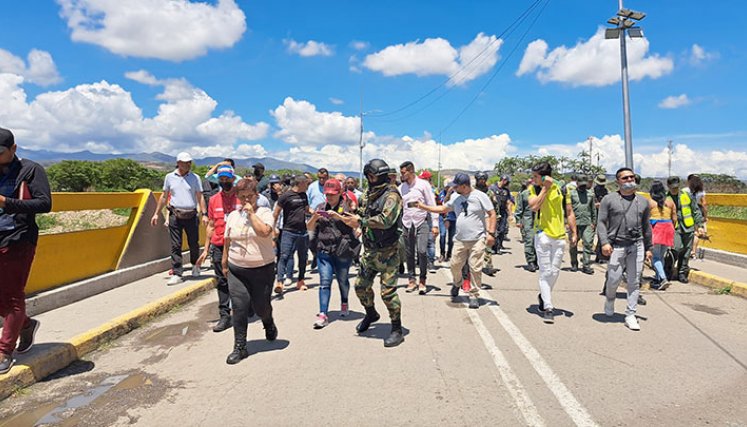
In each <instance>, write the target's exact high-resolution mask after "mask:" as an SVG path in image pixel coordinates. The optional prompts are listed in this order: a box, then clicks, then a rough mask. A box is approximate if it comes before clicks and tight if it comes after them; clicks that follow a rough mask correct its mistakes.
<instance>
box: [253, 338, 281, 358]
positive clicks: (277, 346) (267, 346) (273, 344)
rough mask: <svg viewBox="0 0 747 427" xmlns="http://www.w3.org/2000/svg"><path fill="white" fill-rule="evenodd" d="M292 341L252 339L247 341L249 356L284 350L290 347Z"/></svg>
mask: <svg viewBox="0 0 747 427" xmlns="http://www.w3.org/2000/svg"><path fill="white" fill-rule="evenodd" d="M289 345H290V341H288V340H275V341H267V340H251V341H247V343H246V349H247V350H249V356H251V355H253V354H257V353H264V352H267V351H277V350H284V349H286V348H288V346H289Z"/></svg>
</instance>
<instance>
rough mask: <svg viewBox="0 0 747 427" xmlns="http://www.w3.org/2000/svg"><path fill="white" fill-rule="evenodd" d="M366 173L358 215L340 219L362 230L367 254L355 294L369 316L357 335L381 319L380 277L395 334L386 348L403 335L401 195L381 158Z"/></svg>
mask: <svg viewBox="0 0 747 427" xmlns="http://www.w3.org/2000/svg"><path fill="white" fill-rule="evenodd" d="M363 173H364V174H365V175H366V178H367V179H368V191H366V193H365V194H364V195H363V196H361V198H360V200H359V203H358V212H357V215H346V216H340V219H341V220H342V221H343V222H345V224H347V225H348V226H350V227H352V228H357V227H358V226H360V227H361V228H362V230H363V247H364V249H365V250H364V252H363V255H362V256H361V273H360V275H359V276H358V279H357V281H356V283H355V293H356V294H357V295H358V299H359V300H360V301H361V304H362V305H363V307H364V308H365V309H366V316H365V317H364V318H363V320H362V321H361V322H360V323H359V324H358V326H357V327H356V330H357V331H358V333H361V332H365V331H366V330H368V328H369V327H370V326H371V324H372V323H374V322H376V321H378V320H379V318H380V316H379V313H378V312H376V308H375V307H374V292H373V289H372V287H373V282H374V279H375V278H376V275H377V274H379V275H380V278H379V280H380V282H381V299H382V300H383V301H384V305H385V306H386V308H387V310H388V311H389V318H390V319H391V321H392V331H391V334H390V335H389V337H388V338H386V339H385V340H384V346H385V347H394V346H397V345H400V344H401V343H402V342H403V341H404V340H405V338H404V335H403V334H402V320H401V304H400V300H399V296H398V295H397V270H398V268H399V264H400V256H399V249H400V248H399V240H400V235H401V234H402V210H403V209H402V208H403V206H402V196H400V194H399V192H398V191H397V187H396V186H395V185H392V184H391V183H390V182H389V178H388V176H387V175H388V174H389V166H388V165H387V164H386V162H384V161H383V160H380V159H373V160H371V161H369V162H368V163H367V164H366V166H365V168H364V169H363Z"/></svg>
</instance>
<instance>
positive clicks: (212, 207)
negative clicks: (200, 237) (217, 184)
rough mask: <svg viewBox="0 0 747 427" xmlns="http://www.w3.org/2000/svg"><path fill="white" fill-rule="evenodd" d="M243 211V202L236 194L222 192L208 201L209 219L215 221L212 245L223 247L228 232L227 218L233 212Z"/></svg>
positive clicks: (211, 239)
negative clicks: (224, 237) (224, 236)
mask: <svg viewBox="0 0 747 427" xmlns="http://www.w3.org/2000/svg"><path fill="white" fill-rule="evenodd" d="M240 209H241V202H239V199H238V198H237V197H236V193H233V194H231V195H228V194H226V192H225V191H221V192H220V193H218V194H215V195H213V196H212V197H211V198H210V201H208V218H210V219H211V220H212V221H213V226H214V229H213V237H211V238H210V243H212V244H214V245H215V246H223V235H224V234H225V231H226V218H227V217H228V214H230V213H231V212H233V211H236V210H240Z"/></svg>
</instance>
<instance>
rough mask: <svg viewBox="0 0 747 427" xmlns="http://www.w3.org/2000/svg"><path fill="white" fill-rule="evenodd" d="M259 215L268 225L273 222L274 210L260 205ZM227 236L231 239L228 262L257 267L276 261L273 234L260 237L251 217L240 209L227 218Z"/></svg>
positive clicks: (239, 265) (246, 266)
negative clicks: (244, 214)
mask: <svg viewBox="0 0 747 427" xmlns="http://www.w3.org/2000/svg"><path fill="white" fill-rule="evenodd" d="M256 215H257V217H259V219H261V220H262V222H264V223H265V224H267V225H271V224H272V211H270V210H269V209H267V208H264V207H258V208H257V212H256ZM224 236H225V237H226V238H229V239H231V245H230V247H229V248H228V262H230V263H231V264H233V265H235V266H237V267H242V268H257V267H262V266H265V265H267V264H270V263H272V262H274V261H275V250H274V249H273V247H272V235H270V236H267V237H260V236H258V235H257V233H256V232H255V231H254V228H253V227H252V223H251V221H250V220H249V218H246V217H245V216H243V215H242V214H241V212H240V211H233V212H231V214H230V215H228V218H227V219H226V232H225V234H224Z"/></svg>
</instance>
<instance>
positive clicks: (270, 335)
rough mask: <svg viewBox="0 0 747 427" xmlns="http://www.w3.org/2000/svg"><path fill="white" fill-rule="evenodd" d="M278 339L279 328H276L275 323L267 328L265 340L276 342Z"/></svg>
mask: <svg viewBox="0 0 747 427" xmlns="http://www.w3.org/2000/svg"><path fill="white" fill-rule="evenodd" d="M277 337H278V328H277V326H275V322H272V323H271V324H270V325H269V326H265V339H266V340H267V341H275V339H276V338H277Z"/></svg>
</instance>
